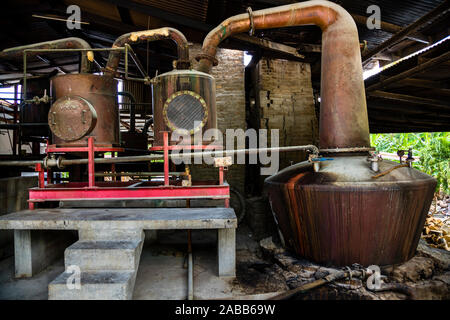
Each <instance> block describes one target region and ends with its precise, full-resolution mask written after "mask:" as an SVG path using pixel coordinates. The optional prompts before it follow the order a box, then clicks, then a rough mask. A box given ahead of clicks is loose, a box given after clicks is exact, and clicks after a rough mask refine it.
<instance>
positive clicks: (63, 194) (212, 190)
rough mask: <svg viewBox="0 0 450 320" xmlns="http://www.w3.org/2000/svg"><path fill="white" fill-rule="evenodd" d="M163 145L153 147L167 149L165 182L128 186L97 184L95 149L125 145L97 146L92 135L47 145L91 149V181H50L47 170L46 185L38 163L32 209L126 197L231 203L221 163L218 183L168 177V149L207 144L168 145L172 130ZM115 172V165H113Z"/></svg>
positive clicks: (49, 149)
mask: <svg viewBox="0 0 450 320" xmlns="http://www.w3.org/2000/svg"><path fill="white" fill-rule="evenodd" d="M163 134H164V136H163V137H164V145H163V147H162V149H160V148H161V147H154V148H152V150H163V151H164V185H163V186H146V187H131V188H130V187H129V186H128V185H127V184H123V185H121V184H120V183H117V182H111V183H108V182H102V183H100V185H97V186H96V185H95V163H94V157H95V152H122V151H124V149H123V148H111V147H96V146H95V145H94V138H93V137H89V139H88V146H87V147H64V148H58V147H55V146H47V153H53V152H87V153H88V159H89V161H88V182H87V183H73V182H69V183H63V184H57V185H51V174H50V173H48V174H47V186H45V176H44V172H45V169H44V168H43V166H42V165H41V164H37V165H36V168H35V170H36V171H37V172H38V173H39V187H37V188H32V189H30V190H29V200H28V201H29V209H30V210H33V209H34V208H35V203H39V202H45V201H61V200H100V199H109V200H113V199H114V200H120V199H123V200H126V199H187V200H189V199H202V198H203V199H224V201H225V207H227V208H228V207H229V198H230V188H229V186H228V184H225V180H224V167H219V184H218V185H208V184H207V185H195V186H178V185H177V186H174V185H170V180H169V162H170V161H169V150H180V149H191V150H195V149H197V150H198V149H209V148H208V146H169V132H167V131H165V132H164V133H163ZM111 170H112V171H114V172H115V165H114V164H113V165H112V166H111Z"/></svg>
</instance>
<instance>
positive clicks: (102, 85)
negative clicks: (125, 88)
mask: <svg viewBox="0 0 450 320" xmlns="http://www.w3.org/2000/svg"><path fill="white" fill-rule="evenodd" d="M116 94H117V81H116V80H114V79H113V78H112V77H105V76H98V75H93V74H67V75H62V76H56V77H53V78H52V97H53V99H54V100H53V101H56V100H57V99H59V98H61V97H81V98H83V99H85V100H86V101H87V102H89V103H90V104H91V105H92V106H93V107H94V109H95V112H96V116H97V121H96V124H95V127H94V128H93V130H91V131H90V132H89V133H88V134H86V135H84V136H83V137H82V138H80V139H78V140H70V141H66V140H63V139H61V138H60V137H58V136H57V135H53V138H54V139H53V143H55V144H56V145H58V146H87V139H88V137H91V136H92V137H95V145H96V146H107V147H108V146H116V145H119V108H118V105H117V97H116ZM55 120H56V121H57V119H55ZM79 120H80V121H82V119H81V115H80V119H79ZM49 121H52V118H51V117H50V114H49ZM59 125H64V124H59Z"/></svg>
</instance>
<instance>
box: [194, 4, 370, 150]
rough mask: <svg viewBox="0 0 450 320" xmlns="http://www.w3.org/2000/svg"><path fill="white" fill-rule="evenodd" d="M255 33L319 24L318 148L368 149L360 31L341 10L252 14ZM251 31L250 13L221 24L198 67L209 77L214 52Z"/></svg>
mask: <svg viewBox="0 0 450 320" xmlns="http://www.w3.org/2000/svg"><path fill="white" fill-rule="evenodd" d="M252 19H253V28H254V29H255V30H257V29H269V28H280V27H289V26H300V25H317V26H319V27H320V28H321V29H322V70H321V109H320V148H321V149H336V148H354V147H369V146H370V139H369V121H368V116H367V106H366V96H365V90H364V81H363V73H362V63H361V52H360V44H359V38H358V30H357V28H356V24H355V22H354V21H353V18H352V17H351V16H350V14H349V13H348V12H347V11H346V10H345V9H344V8H342V7H341V6H339V5H337V4H335V3H332V2H329V1H323V0H313V1H305V2H300V3H296V4H291V5H286V6H280V7H275V8H269V9H264V10H258V11H254V12H253V14H252ZM251 28H252V25H251V19H250V16H249V14H247V13H245V14H240V15H237V16H234V17H231V18H228V19H226V20H225V21H223V22H222V23H221V24H220V25H219V26H218V27H216V28H215V29H213V30H212V31H211V32H210V33H209V34H208V35H207V36H206V38H205V40H204V42H203V47H202V53H201V54H200V55H199V56H197V59H198V60H199V61H200V63H199V67H198V68H197V69H198V70H199V71H202V72H208V73H209V72H210V71H211V68H212V66H213V65H214V64H217V61H216V59H215V56H216V52H217V47H218V45H219V44H220V42H222V41H223V40H224V39H226V38H227V37H229V36H231V35H234V34H237V33H242V32H247V31H249V30H250V29H251Z"/></svg>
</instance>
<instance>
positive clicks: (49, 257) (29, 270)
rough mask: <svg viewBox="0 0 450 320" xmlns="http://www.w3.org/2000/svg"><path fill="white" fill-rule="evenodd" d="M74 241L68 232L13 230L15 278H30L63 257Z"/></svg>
mask: <svg viewBox="0 0 450 320" xmlns="http://www.w3.org/2000/svg"><path fill="white" fill-rule="evenodd" d="M74 241H76V237H74V235H73V234H72V233H71V232H70V231H53V230H52V231H47V230H45V231H41V230H14V259H15V277H16V278H26V277H32V276H34V275H36V274H37V273H39V272H40V271H42V270H43V269H45V268H46V267H48V266H49V265H51V264H52V263H53V262H55V261H56V260H58V259H59V258H61V257H63V255H64V250H65V249H66V248H67V247H68V246H69V245H70V244H72V243H73V242H74Z"/></svg>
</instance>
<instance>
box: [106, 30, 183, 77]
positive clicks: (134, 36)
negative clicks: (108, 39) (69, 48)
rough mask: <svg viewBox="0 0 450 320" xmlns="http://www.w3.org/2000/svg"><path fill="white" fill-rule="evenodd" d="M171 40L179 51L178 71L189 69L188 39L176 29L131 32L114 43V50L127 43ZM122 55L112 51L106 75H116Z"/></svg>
mask: <svg viewBox="0 0 450 320" xmlns="http://www.w3.org/2000/svg"><path fill="white" fill-rule="evenodd" d="M165 39H170V40H172V41H174V42H175V44H176V45H177V50H178V60H177V62H176V67H177V69H189V67H190V61H189V46H188V41H187V40H186V37H185V36H184V35H183V34H182V33H181V32H180V31H178V30H177V29H174V28H160V29H153V30H144V31H136V32H130V33H126V34H123V35H121V36H120V37H118V38H117V39H116V41H114V44H113V46H112V47H113V48H118V47H122V46H124V45H125V44H126V43H128V44H132V43H140V42H143V41H147V40H148V41H156V40H165ZM121 54H122V53H121V52H118V51H111V53H110V54H109V57H108V62H107V64H106V70H105V72H106V74H108V75H114V74H115V73H116V70H117V67H118V66H119V61H120V55H121Z"/></svg>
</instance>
